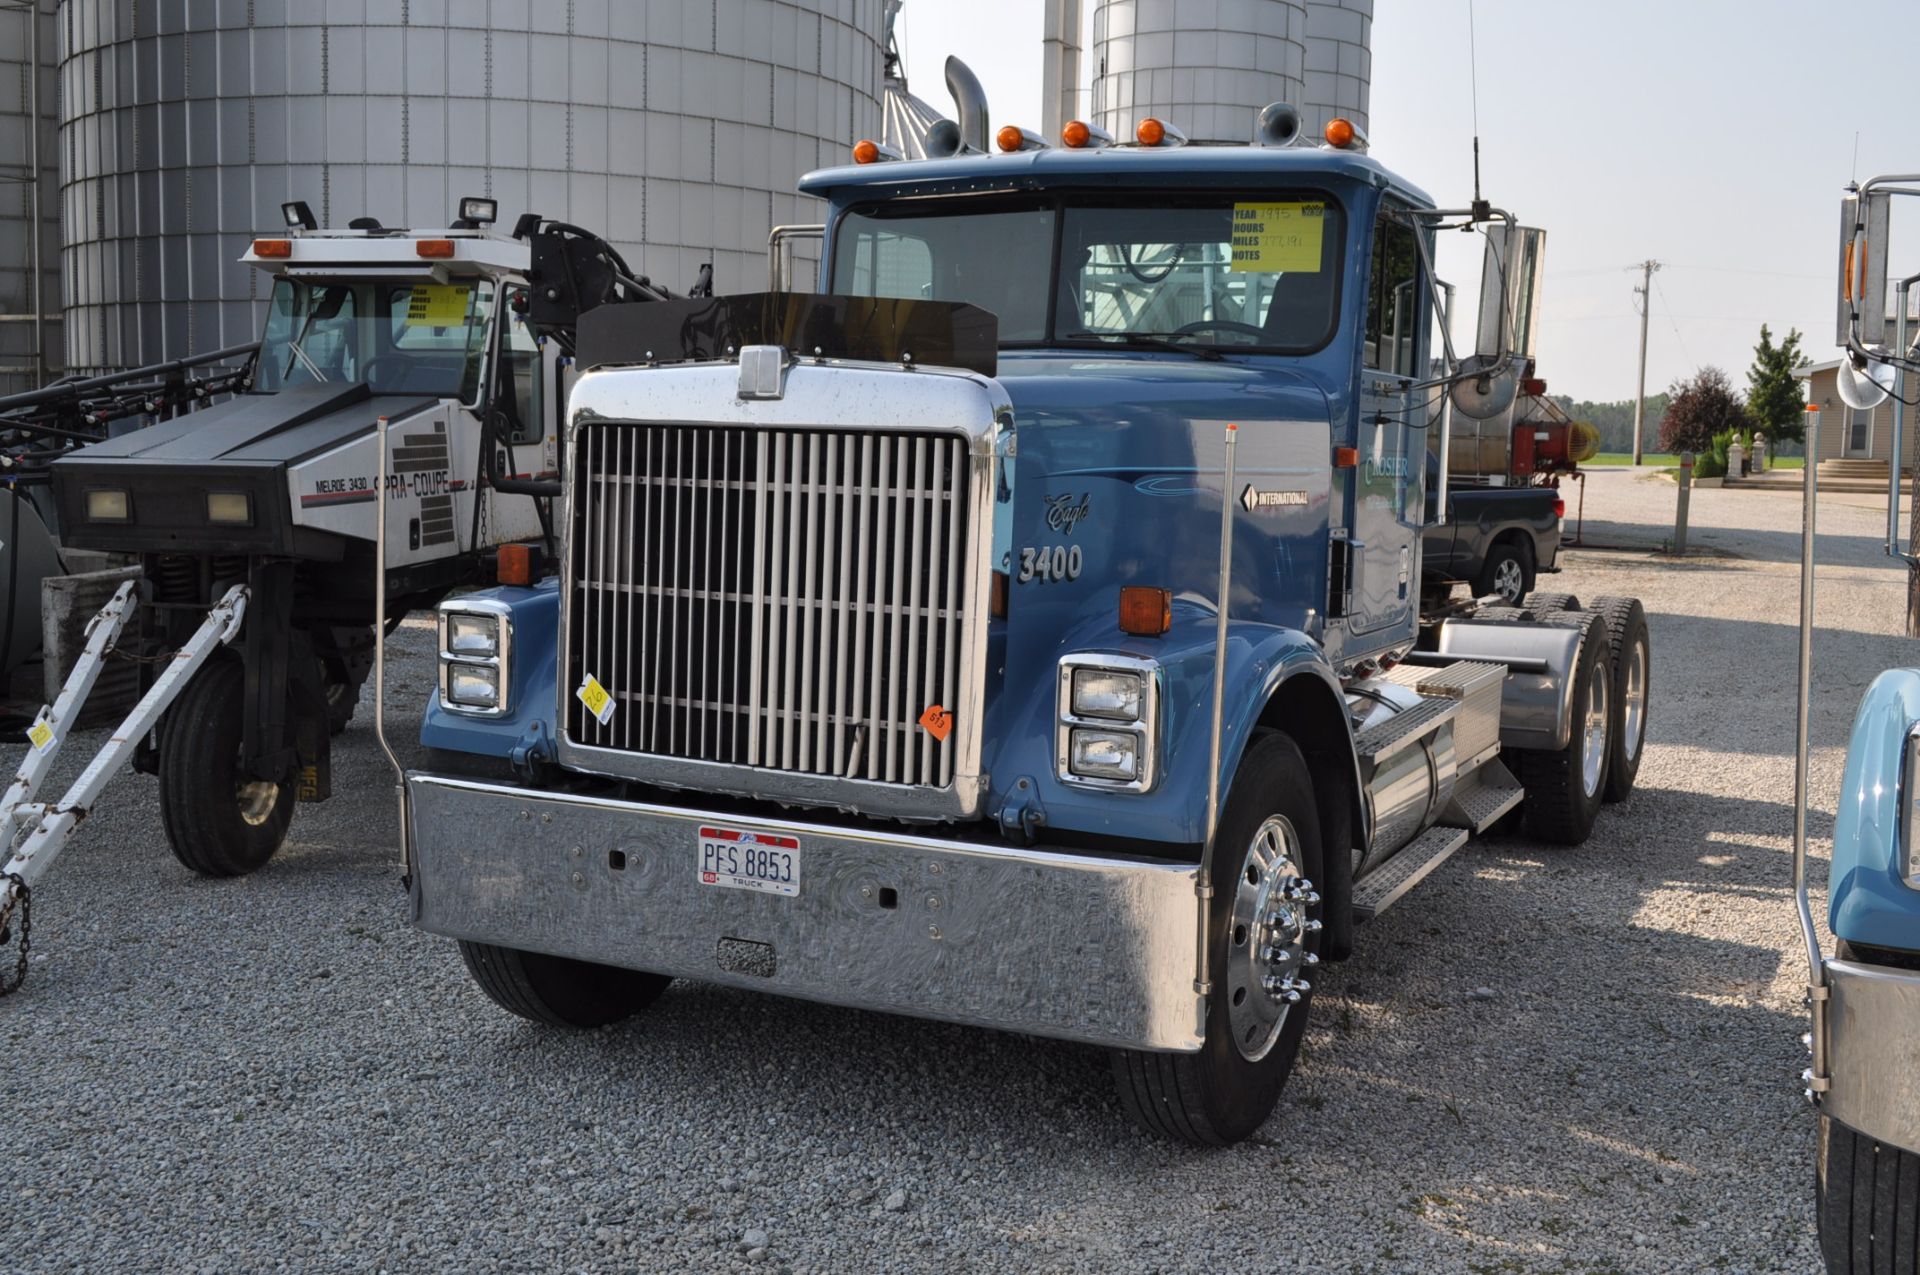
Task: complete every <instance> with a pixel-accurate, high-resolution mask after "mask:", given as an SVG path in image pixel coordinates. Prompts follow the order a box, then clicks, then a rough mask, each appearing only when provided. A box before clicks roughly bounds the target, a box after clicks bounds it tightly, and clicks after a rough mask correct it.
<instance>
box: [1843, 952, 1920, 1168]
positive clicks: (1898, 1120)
mask: <svg viewBox="0 0 1920 1275" xmlns="http://www.w3.org/2000/svg"><path fill="white" fill-rule="evenodd" d="M1826 966H1827V987H1828V989H1829V992H1828V994H1829V997H1830V999H1829V1002H1828V1008H1827V1042H1826V1044H1827V1048H1826V1062H1827V1077H1828V1089H1827V1092H1826V1094H1825V1095H1824V1096H1823V1097H1822V1099H1821V1103H1820V1105H1821V1107H1822V1108H1823V1109H1824V1110H1825V1111H1826V1113H1827V1114H1828V1115H1830V1116H1832V1117H1833V1118H1834V1119H1835V1120H1838V1121H1839V1122H1840V1123H1841V1124H1844V1125H1846V1126H1847V1127H1848V1128H1850V1129H1853V1130H1855V1131H1856V1132H1859V1133H1863V1134H1865V1135H1867V1136H1868V1137H1870V1138H1872V1139H1874V1140H1875V1141H1877V1142H1884V1143H1888V1144H1890V1145H1893V1146H1896V1147H1901V1148H1903V1149H1905V1150H1908V1151H1912V1152H1915V1153H1916V1154H1920V973H1917V972H1915V971H1912V970H1903V969H1892V968H1889V967H1888V966H1885V965H1868V964H1865V963H1863V962H1860V961H1842V960H1838V959H1832V958H1829V959H1828V961H1827V963H1826Z"/></svg>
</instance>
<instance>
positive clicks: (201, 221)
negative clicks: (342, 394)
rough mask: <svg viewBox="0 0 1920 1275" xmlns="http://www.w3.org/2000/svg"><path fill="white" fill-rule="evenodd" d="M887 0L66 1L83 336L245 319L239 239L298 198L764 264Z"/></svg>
mask: <svg viewBox="0 0 1920 1275" xmlns="http://www.w3.org/2000/svg"><path fill="white" fill-rule="evenodd" d="M880 10H881V0H811V2H803V0H62V3H61V5H60V22H61V41H62V64H61V82H62V87H63V94H64V96H63V100H64V111H63V117H62V124H61V135H60V142H61V151H62V164H63V168H62V183H63V185H62V196H63V200H62V204H63V213H64V220H65V233H66V247H65V250H64V260H65V266H66V271H67V278H68V285H67V287H68V291H67V296H68V308H67V334H66V337H67V350H68V354H69V357H70V360H71V361H72V363H73V364H74V365H75V366H85V367H125V366H133V365H137V364H140V363H146V362H152V361H154V360H156V359H160V358H173V357H179V356H181V355H183V354H187V353H190V352H204V351H208V350H213V349H218V348H221V347H223V346H227V345H233V344H236V343H239V342H243V341H246V340H249V339H251V338H252V337H253V336H254V335H255V327H256V315H255V310H256V303H257V302H258V301H259V300H260V299H261V298H262V296H263V295H264V290H263V289H262V287H261V286H260V280H259V278H258V277H257V276H256V274H255V273H254V272H253V271H250V270H248V269H246V268H244V267H242V266H240V265H238V264H236V262H235V259H236V258H237V257H238V256H239V255H240V253H241V252H242V251H243V249H244V247H245V244H246V241H247V239H248V238H249V237H250V236H252V235H254V234H255V233H257V232H262V231H273V230H277V229H279V228H280V226H281V218H280V212H279V205H280V204H281V202H282V201H284V200H288V199H304V200H306V201H307V202H308V203H309V204H310V205H311V206H312V208H313V211H314V213H315V216H316V217H317V218H318V219H319V220H320V221H321V223H322V224H323V225H337V226H344V225H345V224H346V223H347V221H348V220H350V219H351V218H353V217H357V216H361V215H370V216H374V217H378V218H379V219H380V220H381V221H382V222H383V223H384V224H386V225H390V226H411V227H418V228H428V227H441V226H444V225H446V223H447V221H448V219H449V218H450V217H451V216H452V215H453V210H454V203H455V201H456V200H457V199H458V198H459V197H460V196H461V195H470V194H471V195H491V196H494V197H495V198H497V199H499V201H500V220H501V223H502V226H503V227H506V226H510V225H511V224H512V222H513V220H514V219H515V218H516V217H517V216H519V214H520V213H521V212H523V211H533V212H539V213H543V214H545V215H547V216H551V217H558V218H562V219H565V220H568V221H571V222H574V223H576V224H578V225H582V226H585V227H587V228H589V229H593V230H597V231H600V232H602V233H604V234H606V236H607V237H608V238H609V239H611V240H612V241H613V242H614V243H615V244H616V246H618V247H619V248H620V249H621V251H622V252H623V253H624V254H625V255H626V257H627V259H628V261H629V262H631V263H632V264H633V266H634V268H635V269H637V270H640V271H642V272H643V273H646V274H648V275H650V276H651V277H653V278H655V279H658V280H659V281H661V282H663V283H665V284H667V285H668V286H670V287H673V288H676V289H680V288H684V287H685V286H686V285H687V284H688V283H690V282H691V281H692V278H693V275H694V271H695V269H696V267H697V266H698V264H699V263H700V262H703V261H712V262H713V263H714V268H715V272H716V275H717V283H718V286H719V287H720V288H721V289H722V290H727V291H750V290H754V289H758V288H761V287H763V286H764V282H763V281H764V280H765V278H766V253H765V245H766V236H767V231H768V229H769V228H770V227H771V226H773V225H776V224H780V223H783V222H795V221H815V220H818V219H819V205H818V204H817V203H816V202H814V201H812V200H807V199H802V198H801V197H800V196H797V195H795V194H793V193H792V192H793V183H794V181H795V179H796V178H798V177H799V176H800V174H801V173H803V172H805V171H806V170H808V169H810V168H814V167H818V166H821V165H824V164H831V163H839V162H842V159H843V157H844V156H845V155H846V148H847V147H848V146H849V145H850V144H851V142H852V141H853V140H855V139H858V138H860V137H864V136H868V135H871V134H873V133H874V132H876V131H877V129H878V127H879V119H880V106H879V95H880V44H879V33H880V29H881V12H880Z"/></svg>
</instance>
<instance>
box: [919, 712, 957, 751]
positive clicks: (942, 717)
mask: <svg viewBox="0 0 1920 1275" xmlns="http://www.w3.org/2000/svg"><path fill="white" fill-rule="evenodd" d="M920 726H921V729H923V730H925V731H926V732H927V734H929V735H931V736H933V737H934V738H935V739H936V740H939V741H940V742H941V743H943V744H944V743H946V742H947V736H949V735H951V734H953V714H952V713H949V712H948V711H947V710H946V709H944V708H942V707H940V706H939V705H938V704H930V705H928V706H927V711H926V712H924V713H922V714H920Z"/></svg>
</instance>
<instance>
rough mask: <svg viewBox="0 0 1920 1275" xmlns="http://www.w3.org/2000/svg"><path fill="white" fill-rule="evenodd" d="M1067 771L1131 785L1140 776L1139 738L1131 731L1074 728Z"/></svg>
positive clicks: (1070, 737)
mask: <svg viewBox="0 0 1920 1275" xmlns="http://www.w3.org/2000/svg"><path fill="white" fill-rule="evenodd" d="M1067 769H1068V770H1071V771H1072V772H1073V773H1074V774H1076V775H1082V776H1085V777H1087V778H1091V779H1118V780H1122V781H1124V782H1127V783H1131V782H1133V780H1135V779H1137V778H1139V775H1140V738H1139V736H1137V735H1135V734H1133V733H1132V732H1131V731H1117V730H1086V729H1084V728H1081V727H1075V728H1073V731H1072V734H1071V735H1070V736H1069V737H1068V743H1067Z"/></svg>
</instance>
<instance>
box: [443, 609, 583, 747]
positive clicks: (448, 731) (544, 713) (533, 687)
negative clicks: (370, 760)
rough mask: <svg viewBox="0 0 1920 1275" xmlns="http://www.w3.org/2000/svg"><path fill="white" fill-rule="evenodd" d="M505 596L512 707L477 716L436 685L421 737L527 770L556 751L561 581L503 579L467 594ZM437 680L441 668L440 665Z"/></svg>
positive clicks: (509, 697)
mask: <svg viewBox="0 0 1920 1275" xmlns="http://www.w3.org/2000/svg"><path fill="white" fill-rule="evenodd" d="M467 596H469V597H472V598H491V599H492V600H494V601H496V602H504V603H505V604H507V606H509V607H510V608H512V612H513V644H512V649H511V651H510V652H509V654H508V660H507V663H508V668H507V679H508V681H507V685H508V687H509V690H508V695H507V705H508V712H507V713H506V714H505V715H504V716H501V717H474V716H471V715H469V714H467V713H458V712H450V711H448V709H447V708H446V706H445V705H443V704H441V702H440V691H439V688H438V686H437V685H436V686H435V689H434V692H433V696H432V698H431V699H429V700H428V701H427V712H426V716H425V717H423V718H421V720H420V742H421V744H422V745H424V746H426V747H428V748H444V749H446V750H448V751H450V752H456V753H473V754H475V755H477V756H481V757H501V758H505V759H507V760H509V761H511V762H512V763H513V764H514V765H515V766H516V767H517V768H519V769H520V770H522V771H525V770H528V769H530V768H531V767H532V765H533V763H535V762H538V761H552V760H553V757H554V751H553V739H554V729H553V727H554V722H553V713H554V686H555V683H556V682H557V681H558V679H559V676H560V674H559V663H558V661H559V641H558V639H559V631H560V582H559V581H558V580H555V579H547V580H543V581H541V582H540V583H539V584H536V585H534V586H532V587H531V588H523V587H520V586H517V585H505V584H503V585H500V586H498V587H497V588H492V589H480V590H476V591H475V592H474V593H472V594H470V595H467ZM436 682H437V671H436Z"/></svg>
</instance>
